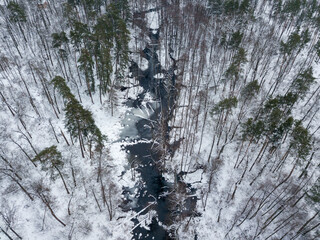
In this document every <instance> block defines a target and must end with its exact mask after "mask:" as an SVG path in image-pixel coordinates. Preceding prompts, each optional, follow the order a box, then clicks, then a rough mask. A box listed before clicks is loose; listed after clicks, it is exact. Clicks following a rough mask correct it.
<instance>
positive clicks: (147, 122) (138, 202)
mask: <svg viewBox="0 0 320 240" xmlns="http://www.w3.org/2000/svg"><path fill="white" fill-rule="evenodd" d="M149 38H150V40H151V44H150V46H147V47H146V48H145V49H144V50H143V57H144V58H145V59H147V61H148V68H147V70H145V71H142V70H141V69H140V68H139V66H138V64H137V63H135V62H132V63H131V66H130V72H131V74H132V76H133V77H134V78H136V79H137V80H138V82H139V85H140V86H141V87H142V88H143V91H142V92H141V93H140V94H138V95H137V98H136V99H128V100H127V102H126V105H127V106H129V107H131V108H132V109H135V111H139V110H140V111H142V112H152V114H150V115H149V116H148V117H147V118H140V119H139V120H138V121H136V122H135V124H134V126H133V127H134V128H135V129H134V130H131V131H130V133H131V135H132V136H130V134H129V135H128V136H127V137H128V139H136V140H138V142H137V143H131V144H127V145H125V146H124V147H123V148H124V149H125V150H126V151H127V152H128V159H129V163H130V164H131V166H135V171H137V172H138V173H139V174H140V181H139V182H137V183H136V186H135V187H134V189H126V188H125V189H124V191H123V195H124V196H125V199H124V202H123V204H122V207H123V209H124V210H130V209H132V210H134V211H136V212H140V214H139V215H145V214H147V213H148V212H150V210H153V211H154V212H155V213H156V214H155V216H154V217H152V220H151V223H150V224H149V225H148V227H147V228H145V227H143V226H142V224H141V223H140V222H139V221H138V219H133V220H132V221H133V222H134V223H135V227H134V229H133V239H154V240H165V239H174V233H173V232H171V231H169V230H168V229H167V226H170V225H171V224H172V221H173V218H174V216H175V214H177V213H178V214H183V212H182V213H181V212H179V211H176V210H175V211H172V203H171V202H170V200H169V198H168V196H169V195H170V194H169V192H170V191H171V190H172V188H173V183H169V182H167V181H166V180H165V179H164V177H163V175H162V166H161V165H162V164H161V161H162V158H163V152H162V151H159V149H158V148H157V146H158V145H159V144H158V143H157V142H155V141H154V136H155V135H156V134H157V133H159V131H165V132H166V134H163V136H164V138H165V139H163V140H164V141H168V140H169V131H170V129H171V128H170V127H169V126H168V122H169V120H170V119H171V116H172V112H173V108H174V104H175V98H176V95H177V92H176V89H175V87H174V86H175V81H176V75H175V73H174V70H175V68H176V66H175V61H174V64H173V66H172V67H171V68H170V69H169V70H164V69H163V68H162V66H161V64H160V61H159V59H158V55H157V53H156V51H157V50H158V44H159V29H158V30H154V29H150V30H149ZM158 73H162V74H163V75H164V76H165V77H164V78H162V79H159V78H155V77H154V76H155V75H156V74H158ZM146 93H149V94H150V95H151V96H152V97H153V101H155V102H157V104H154V103H151V102H147V103H145V102H146V101H145V96H146ZM143 102H144V104H142V103H143ZM160 122H161V123H162V124H161V126H160V124H159V123H160ZM133 135H134V136H133ZM139 140H144V141H139ZM177 180H178V181H179V179H177ZM184 187H185V188H186V189H189V190H190V189H191V190H190V191H191V193H190V194H193V193H194V190H192V188H191V186H187V185H186V186H184ZM195 203H196V198H194V197H190V198H187V199H186V205H185V207H186V208H188V209H191V210H192V211H193V209H194V208H195V206H193V205H195ZM187 211H188V210H187ZM140 224H141V225H140Z"/></svg>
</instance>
